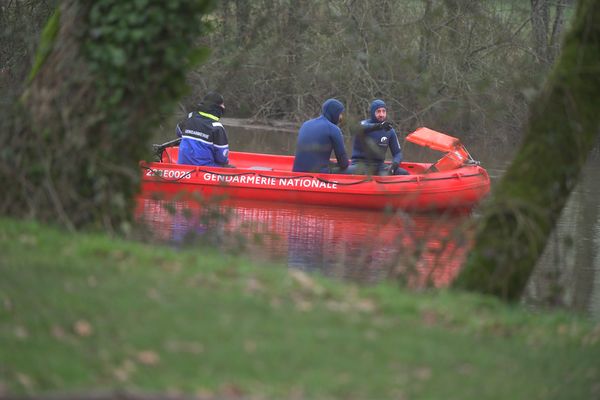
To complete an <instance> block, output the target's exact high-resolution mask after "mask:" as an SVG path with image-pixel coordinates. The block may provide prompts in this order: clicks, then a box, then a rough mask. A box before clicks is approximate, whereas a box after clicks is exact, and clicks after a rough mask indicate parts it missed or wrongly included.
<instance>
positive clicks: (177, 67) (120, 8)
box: [0, 0, 211, 230]
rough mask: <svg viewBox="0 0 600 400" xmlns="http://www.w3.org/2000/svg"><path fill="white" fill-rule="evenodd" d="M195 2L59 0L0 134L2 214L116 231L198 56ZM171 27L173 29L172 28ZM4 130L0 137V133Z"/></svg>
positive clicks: (128, 214)
mask: <svg viewBox="0 0 600 400" xmlns="http://www.w3.org/2000/svg"><path fill="white" fill-rule="evenodd" d="M210 6H211V2H210V1H205V0H193V1H192V0H189V1H188V0H177V1H176V0H173V1H170V2H162V1H160V0H149V1H147V2H121V1H119V0H103V1H97V2H89V1H83V0H63V1H61V2H59V7H58V9H57V12H56V13H55V14H54V16H53V17H52V18H51V19H50V21H49V23H48V24H47V26H46V28H45V29H44V32H43V33H42V40H41V44H40V46H39V49H38V53H37V55H38V57H37V59H36V63H35V64H34V68H33V70H32V72H31V74H30V80H29V82H28V83H29V85H28V88H27V90H26V91H25V93H24V94H23V96H22V98H21V101H20V103H19V105H20V106H21V107H20V108H19V107H16V109H17V110H19V109H20V111H21V112H20V113H19V112H18V111H15V113H13V115H14V116H12V115H11V117H12V118H14V119H15V122H14V123H13V124H12V126H11V127H10V131H9V132H7V134H6V135H2V136H0V148H3V149H10V151H9V152H2V153H1V154H0V187H2V188H3V190H4V193H3V203H2V205H1V210H0V211H2V212H4V213H6V214H10V215H13V216H25V215H27V216H34V217H36V218H38V219H40V220H43V221H49V222H58V223H60V224H62V225H63V226H67V227H70V228H72V229H77V228H79V227H83V226H94V227H102V228H105V229H109V230H126V229H127V227H128V223H129V221H130V219H131V218H132V214H133V206H134V196H135V195H136V193H137V191H138V188H139V176H140V172H139V165H138V163H139V161H140V160H141V159H143V158H149V157H150V148H149V147H150V146H149V143H148V142H149V140H150V137H151V135H152V134H153V132H154V131H155V130H156V128H157V126H159V123H160V121H161V119H162V118H163V117H164V115H166V114H167V113H171V112H172V109H173V107H174V103H175V101H176V100H177V99H178V98H179V97H180V96H182V94H183V92H184V91H185V77H186V72H187V71H188V70H189V68H190V67H191V66H193V65H195V64H196V63H197V62H198V61H200V60H201V59H202V57H203V56H204V55H205V54H206V51H204V52H202V51H201V50H195V49H193V47H190V43H194V42H195V41H196V40H197V38H198V37H199V36H201V34H202V33H203V28H202V27H203V22H202V19H201V18H202V14H203V13H204V12H206V10H207V9H208V8H209V7H210ZM175 23H177V29H174V28H173V26H174V25H175ZM3 133H4V132H3Z"/></svg>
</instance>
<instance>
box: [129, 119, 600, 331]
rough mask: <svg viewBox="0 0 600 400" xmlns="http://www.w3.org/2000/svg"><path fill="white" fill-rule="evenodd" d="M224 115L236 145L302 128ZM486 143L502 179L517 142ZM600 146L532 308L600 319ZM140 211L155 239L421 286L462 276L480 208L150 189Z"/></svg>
mask: <svg viewBox="0 0 600 400" xmlns="http://www.w3.org/2000/svg"><path fill="white" fill-rule="evenodd" d="M223 122H224V125H225V126H226V128H227V131H228V136H229V140H230V148H231V149H234V150H239V151H250V152H261V153H270V154H293V152H294V148H295V141H296V129H295V128H294V127H286V126H259V127H256V126H253V127H251V128H248V127H247V125H246V124H245V123H244V122H243V121H239V120H228V119H223ZM163 139H164V141H167V140H169V139H171V137H166V138H163ZM481 142H482V143H478V142H477V141H475V142H473V143H464V144H465V145H466V147H467V149H468V150H469V151H470V152H471V155H472V156H473V157H474V158H475V159H477V160H479V161H481V162H482V165H483V166H484V167H485V168H486V169H487V170H488V172H489V173H490V176H491V178H492V186H493V182H494V181H496V180H497V179H499V178H500V177H501V176H502V174H503V172H504V171H505V169H506V167H507V165H508V163H509V162H510V158H511V154H513V152H514V149H511V148H508V147H507V148H502V146H500V148H499V146H497V145H496V146H490V145H488V144H486V143H483V140H482V141H481ZM347 148H348V149H350V146H349V143H347ZM599 153H600V151H598V149H596V151H595V152H594V153H593V155H592V156H591V157H590V160H589V162H588V164H587V166H586V168H585V170H584V174H583V176H582V180H581V183H580V184H579V185H578V186H577V188H576V190H575V191H574V192H573V193H572V195H571V197H570V199H569V202H568V204H567V206H566V207H565V209H564V211H563V214H562V216H561V218H560V221H559V223H558V225H557V227H556V230H555V232H554V233H553V234H552V237H551V239H550V240H549V242H548V244H547V247H546V249H545V252H544V254H543V256H542V257H541V259H540V260H539V262H538V265H537V266H536V269H535V271H534V274H533V276H532V278H531V280H530V282H529V285H528V288H527V291H526V293H525V295H524V298H523V302H524V303H525V304H527V305H528V306H531V307H532V308H535V309H537V308H543V307H562V308H566V309H569V310H572V311H574V312H578V313H581V314H585V315H588V316H590V317H591V318H592V319H595V320H600V254H599V249H600V202H598V199H599V198H600V176H599V175H600V172H599V171H600V155H599ZM436 155H437V154H436V153H433V152H431V151H429V150H423V149H421V148H418V147H416V146H414V145H412V144H410V143H407V144H406V145H405V146H404V158H405V159H407V160H411V161H413V160H414V161H435V157H436ZM136 215H137V217H138V220H139V221H140V222H142V223H143V224H145V225H146V226H147V227H148V228H149V229H150V231H151V232H153V235H154V238H155V240H158V241H161V242H167V243H171V244H172V245H174V246H183V245H198V244H199V243H204V244H207V245H210V246H216V247H218V248H221V249H222V250H223V251H227V252H238V253H243V254H244V255H245V256H246V255H247V256H249V257H250V258H252V259H254V260H256V261H259V262H273V261H275V262H277V263H279V264H281V263H283V264H287V266H288V267H290V268H298V269H302V270H305V271H311V272H318V273H320V274H323V275H326V276H330V277H333V278H335V279H344V280H350V281H353V282H358V283H361V284H372V283H376V282H380V281H382V280H384V279H388V280H394V281H397V282H398V283H399V284H402V285H407V286H409V287H412V288H415V289H418V288H423V287H426V286H431V285H432V286H436V287H443V286H447V285H448V284H449V283H450V282H451V281H452V279H453V278H454V277H455V276H456V275H457V273H458V271H459V269H460V266H461V265H462V262H463V261H464V258H465V256H466V249H467V247H468V244H469V242H470V240H471V237H472V233H473V224H474V222H475V221H476V219H477V211H476V210H475V212H474V213H473V214H472V215H468V214H461V215H456V214H450V215H445V214H439V213H438V214H407V213H404V212H401V211H398V212H394V213H390V212H388V213H385V212H376V211H368V210H359V209H340V208H333V207H326V206H309V205H291V204H283V203H266V202H255V201H247V200H245V201H233V200H231V201H227V202H225V203H218V202H214V203H211V204H209V205H208V206H207V204H206V203H205V202H204V203H203V204H202V206H201V205H200V202H199V201H195V200H189V199H188V200H182V199H180V200H169V201H166V200H162V199H160V198H156V196H150V195H146V194H142V196H140V198H139V200H138V207H137V213H136Z"/></svg>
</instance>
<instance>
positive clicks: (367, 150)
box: [348, 100, 408, 175]
mask: <svg viewBox="0 0 600 400" xmlns="http://www.w3.org/2000/svg"><path fill="white" fill-rule="evenodd" d="M370 114H371V116H370V118H369V119H365V120H364V121H361V123H360V131H359V133H358V134H357V135H356V136H355V137H354V144H353V147H352V164H351V165H350V168H348V173H351V174H369V175H388V174H389V175H408V171H406V170H405V169H403V168H400V163H401V162H402V151H401V148H400V143H399V142H398V135H397V134H396V131H395V130H394V128H393V127H392V124H391V123H390V122H389V121H387V108H386V105H385V103H384V102H383V100H374V101H373V102H372V103H371V108H370ZM388 148H389V149H390V151H391V153H392V163H391V166H390V167H389V168H388V166H387V165H386V164H385V155H386V153H387V149H388Z"/></svg>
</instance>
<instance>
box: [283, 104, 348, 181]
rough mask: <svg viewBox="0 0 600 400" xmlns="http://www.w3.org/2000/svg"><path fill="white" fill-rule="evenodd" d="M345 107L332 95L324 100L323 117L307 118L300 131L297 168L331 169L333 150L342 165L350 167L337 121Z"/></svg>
mask: <svg viewBox="0 0 600 400" xmlns="http://www.w3.org/2000/svg"><path fill="white" fill-rule="evenodd" d="M343 110H344V106H343V105H342V103H340V102H339V101H337V100H335V99H329V100H327V101H326V102H325V103H324V104H323V113H322V115H321V116H320V117H318V118H315V119H311V120H309V121H306V122H305V123H304V124H302V126H301V127H300V130H299V131H298V143H297V144H296V157H295V159H294V167H293V171H295V172H325V173H327V172H329V158H330V157H331V151H332V150H333V151H334V152H335V156H336V158H337V161H338V165H339V167H340V168H342V169H345V168H347V167H348V155H347V154H346V149H345V147H344V137H343V135H342V131H341V130H340V128H338V126H337V123H338V122H339V121H340V115H341V114H342V112H343Z"/></svg>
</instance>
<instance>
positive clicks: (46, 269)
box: [0, 219, 600, 399]
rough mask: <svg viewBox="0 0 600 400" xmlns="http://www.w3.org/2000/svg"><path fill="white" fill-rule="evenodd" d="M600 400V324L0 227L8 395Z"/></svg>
mask: <svg viewBox="0 0 600 400" xmlns="http://www.w3.org/2000/svg"><path fill="white" fill-rule="evenodd" d="M121 389H123V390H131V391H135V392H142V393H170V394H178V393H180V394H185V395H190V396H199V397H201V398H208V399H211V398H252V399H253V398H257V399H263V398H267V399H269V398H295V399H302V398H310V399H314V398H344V399H365V398H395V399H551V398H557V399H565V398H568V399H593V398H600V325H596V326H594V324H593V323H592V322H590V321H587V320H585V319H584V318H582V317H577V316H572V315H567V314H565V313H560V312H548V313H543V314H532V313H530V312H528V311H526V310H524V309H522V308H520V307H517V306H512V307H510V306H506V305H504V304H501V303H500V302H498V301H496V300H494V299H490V298H484V297H480V296H476V295H471V294H464V293H453V292H448V291H431V292H425V293H411V292H408V291H405V290H401V289H398V288H397V287H395V286H393V285H391V284H381V285H378V286H375V287H369V288H359V287H356V286H351V285H348V284H345V283H340V282H333V281H328V280H326V279H321V278H319V277H314V276H308V275H305V274H303V273H302V272H299V271H296V270H288V269H286V268H284V267H281V266H273V265H268V266H259V265H252V264H251V263H250V262H249V261H247V260H245V259H243V258H234V257H228V256H224V255H222V254H218V253H216V252H213V251H211V250H207V249H204V248H203V249H198V250H193V251H191V250H186V251H180V252H177V251H174V250H171V249H168V248H165V247H158V246H151V245H144V244H139V243H133V242H126V241H122V240H113V239H110V238H108V237H106V236H101V235H88V234H78V235H73V234H66V233H64V232H61V231H58V230H54V229H52V228H48V227H45V226H40V225H37V224H34V223H24V222H18V221H14V220H10V219H0V395H4V396H12V395H40V394H48V393H53V394H56V393H86V392H88V391H89V392H92V391H93V392H97V391H98V390H121Z"/></svg>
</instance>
